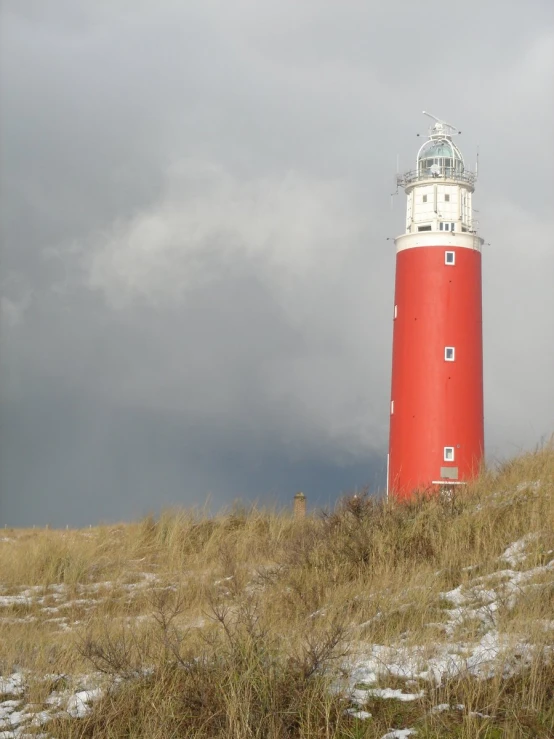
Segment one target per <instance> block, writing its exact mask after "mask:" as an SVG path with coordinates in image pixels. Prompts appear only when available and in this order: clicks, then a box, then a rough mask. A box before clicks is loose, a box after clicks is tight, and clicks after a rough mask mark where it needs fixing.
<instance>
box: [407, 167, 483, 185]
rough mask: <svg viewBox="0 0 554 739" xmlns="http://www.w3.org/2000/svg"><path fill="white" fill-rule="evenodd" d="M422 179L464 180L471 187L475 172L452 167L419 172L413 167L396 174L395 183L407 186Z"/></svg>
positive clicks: (473, 182)
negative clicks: (457, 169) (441, 171)
mask: <svg viewBox="0 0 554 739" xmlns="http://www.w3.org/2000/svg"><path fill="white" fill-rule="evenodd" d="M424 180H429V181H430V182H437V180H438V181H441V180H443V181H444V180H450V181H451V182H464V183H466V184H468V185H471V186H472V187H473V185H474V184H475V180H476V175H475V172H468V171H464V172H457V171H456V170H454V169H452V168H448V169H445V171H444V172H443V173H438V172H436V173H435V172H429V170H426V171H422V172H421V171H418V170H417V169H414V170H412V171H411V172H405V173H404V174H399V175H396V184H397V185H399V186H400V187H409V186H410V185H413V184H414V182H423V181H424Z"/></svg>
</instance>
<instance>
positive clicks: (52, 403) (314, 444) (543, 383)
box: [0, 0, 554, 526]
mask: <svg viewBox="0 0 554 739" xmlns="http://www.w3.org/2000/svg"><path fill="white" fill-rule="evenodd" d="M0 20H1V34H2V36H1V44H0V46H1V55H2V58H1V93H0V103H1V110H0V114H1V136H2V141H1V158H2V161H1V196H2V200H1V208H2V213H1V228H2V252H1V262H0V287H1V316H0V320H1V325H0V485H1V489H0V521H1V522H2V523H5V524H7V525H25V526H28V525H33V524H37V525H44V524H45V523H50V524H51V525H54V526H65V525H66V524H69V525H86V524H89V523H95V522H98V521H100V520H105V521H107V520H128V519H131V518H136V517H138V516H140V515H143V514H145V513H146V512H148V511H150V510H152V511H158V510H159V509H160V508H163V507H167V506H170V505H190V504H193V505H203V504H204V502H205V501H206V499H209V500H210V501H211V506H212V509H214V510H215V509H218V508H220V507H221V506H222V505H224V504H227V503H229V502H230V501H232V500H233V499H234V498H237V497H241V498H243V499H244V500H253V499H258V500H260V501H262V502H264V503H271V502H274V503H275V504H276V505H278V506H281V505H284V504H285V503H286V504H288V502H289V501H290V499H291V497H292V495H293V494H294V493H295V492H296V491H297V490H299V489H302V490H304V492H305V493H306V494H307V495H308V499H309V501H310V502H311V503H312V504H317V505H324V504H329V503H331V504H332V503H333V501H334V500H335V499H336V497H337V496H338V495H339V494H340V493H341V491H347V490H351V489H353V488H354V487H355V486H359V487H360V486H363V485H365V484H369V485H370V487H371V489H372V490H378V489H380V488H381V489H382V487H383V486H384V482H385V465H386V462H385V460H386V452H387V445H388V420H389V418H388V407H389V393H390V365H391V339H392V321H391V318H392V306H393V287H394V258H395V255H394V245H393V242H392V241H387V238H388V237H394V236H395V235H398V234H399V233H401V232H402V231H403V228H404V212H405V196H404V194H403V192H400V193H399V194H398V195H397V196H396V197H395V198H394V202H393V206H392V208H391V198H390V194H391V192H392V191H393V190H394V187H393V180H394V172H395V169H396V159H397V155H398V156H399V159H400V167H401V169H410V168H412V167H413V163H414V159H415V155H416V152H417V147H418V143H419V142H418V140H417V139H416V133H418V132H421V133H425V132H426V131H427V126H428V123H429V120H428V119H426V118H424V117H423V116H422V115H421V111H422V110H423V109H425V110H430V111H432V112H433V113H434V114H435V115H438V116H439V117H441V118H444V119H446V120H447V121H450V122H452V123H454V124H455V125H456V126H458V127H459V128H460V129H461V130H462V132H463V135H462V136H461V137H460V139H459V140H458V143H459V145H460V147H461V148H462V151H463V152H464V154H465V157H466V163H467V166H468V167H469V168H471V169H473V168H474V162H475V156H476V151H477V147H479V152H480V163H479V180H478V183H477V190H476V194H475V198H474V205H475V207H476V209H477V210H478V213H477V217H478V219H479V228H480V232H481V234H482V236H483V237H484V239H485V241H486V242H489V243H487V245H486V246H485V247H484V254H483V264H484V269H483V293H484V340H485V433H486V444H487V455H488V457H489V459H491V460H496V459H503V458H506V457H510V456H512V455H513V454H516V453H517V452H518V451H520V450H522V449H532V448H534V447H535V446H536V445H537V444H539V443H540V442H541V439H544V438H545V437H548V436H549V435H550V434H551V433H552V431H553V430H554V382H553V380H552V377H553V376H554V289H553V287H552V285H553V278H554V237H553V234H554V216H553V210H552V203H553V202H554V190H553V178H552V167H553V163H554V136H553V133H552V132H553V131H554V106H553V104H552V95H553V93H554V85H553V71H554V5H553V3H552V0H527V2H525V3H522V2H521V1H520V0H502V1H501V0H489V1H484V0H467V1H466V2H464V3H444V2H437V1H436V0H427V2H425V3H417V2H411V1H409V0H392V1H389V2H376V1H375V0H345V1H344V2H337V1H336V0H264V1H263V2H262V1H261V0H179V1H177V0H175V1H173V2H172V1H171V0H157V1H156V2H153V1H152V0H150V1H148V2H146V1H145V0H143V1H140V0H105V1H103V0H95V1H94V2H93V1H92V0H89V1H88V2H82V1H81V0H65V1H64V0H49V2H44V0H34V1H31V0H13V1H12V2H10V0H5V2H3V3H2V6H1V18H0ZM489 244H490V245H489Z"/></svg>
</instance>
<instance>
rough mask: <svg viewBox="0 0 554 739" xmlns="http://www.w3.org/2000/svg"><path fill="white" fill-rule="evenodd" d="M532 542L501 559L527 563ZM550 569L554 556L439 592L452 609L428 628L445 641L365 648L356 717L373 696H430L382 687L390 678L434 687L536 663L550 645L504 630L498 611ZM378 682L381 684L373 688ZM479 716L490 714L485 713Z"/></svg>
mask: <svg viewBox="0 0 554 739" xmlns="http://www.w3.org/2000/svg"><path fill="white" fill-rule="evenodd" d="M530 541H531V537H529V536H527V537H524V538H523V539H520V540H519V541H516V542H514V543H513V544H512V545H510V546H509V547H508V548H507V549H506V551H505V552H504V553H503V554H502V555H501V556H500V558H499V561H500V563H501V564H503V563H505V562H508V563H509V564H510V565H511V566H512V567H513V568H515V567H518V566H519V567H523V566H524V563H525V560H526V558H527V554H526V548H527V545H528V544H529V542H530ZM548 554H549V555H552V554H554V552H548ZM473 569H474V568H473ZM468 571H471V570H470V569H468ZM548 573H554V559H553V560H551V561H550V562H548V564H545V565H542V566H537V567H531V568H529V569H518V570H516V569H501V570H497V571H495V572H492V573H490V574H488V575H482V576H480V577H475V578H473V579H472V580H471V581H470V582H469V584H468V585H466V586H462V585H460V586H458V587H457V588H454V589H453V590H450V591H448V592H444V593H440V595H439V597H440V599H441V601H442V603H443V604H444V605H446V606H449V605H450V606H452V607H447V608H444V609H443V613H444V615H445V617H446V620H445V621H444V622H439V623H429V624H428V626H430V627H434V628H438V629H441V630H442V631H443V633H444V635H445V640H444V641H440V640H435V641H434V642H432V643H431V645H430V644H429V643H428V642H429V640H427V643H426V644H421V645H417V644H416V645H411V646H407V645H406V644H403V643H402V640H400V643H398V644H388V645H381V644H371V645H369V647H367V648H366V649H365V651H364V652H363V653H362V652H360V651H359V652H358V656H357V657H355V658H354V659H352V660H351V662H350V665H349V670H348V671H349V685H350V690H351V700H352V703H353V704H354V705H355V707H354V708H353V709H352V715H356V713H357V714H358V717H359V714H361V713H363V712H364V711H363V709H364V707H365V706H366V704H367V702H368V700H369V699H371V698H381V699H383V700H387V699H396V700H398V701H412V700H419V699H422V698H424V696H425V695H426V691H425V690H422V691H419V692H417V693H405V692H403V691H402V690H399V689H397V688H396V689H393V688H387V687H382V686H383V684H384V683H386V681H387V679H391V678H393V679H396V680H398V678H400V679H403V680H405V681H406V682H407V683H408V684H409V681H413V684H414V685H417V686H418V687H421V683H422V682H423V683H424V684H425V683H426V684H428V685H429V686H430V687H431V686H438V685H440V684H441V683H443V682H444V681H445V680H447V679H450V678H454V677H459V676H462V675H471V676H473V677H476V678H478V679H485V678H489V677H492V676H493V675H494V674H498V672H499V671H500V672H501V674H502V675H503V677H505V678H507V677H510V676H512V675H514V674H516V673H517V672H518V671H519V670H521V669H522V668H523V667H525V666H526V665H528V664H530V662H531V660H532V658H533V655H534V651H535V649H542V650H544V647H543V646H541V647H536V646H535V645H534V644H531V643H529V641H528V640H527V638H526V635H525V634H521V635H519V636H517V635H516V636H514V635H507V634H504V633H501V632H500V631H499V629H498V615H499V611H500V609H506V610H510V609H512V608H513V607H514V606H515V604H516V601H517V599H518V598H519V597H521V596H522V595H524V594H525V593H526V592H529V591H530V590H532V589H533V588H534V587H537V582H536V581H537V580H540V578H541V577H544V575H546V574H548ZM380 617H381V618H383V617H386V614H380ZM476 623H478V624H479V627H480V628H479V629H478V631H477V633H478V636H473V638H470V636H469V635H470V634H472V635H473V634H475V631H476V630H475V624H476ZM364 625H365V624H364ZM537 625H539V626H540V627H541V628H542V629H544V630H550V629H553V628H554V622H552V621H545V620H544V619H543V620H541V621H540V622H537ZM465 626H468V627H470V626H471V627H472V628H468V629H467V630H466V633H467V634H468V636H466V638H463V637H462V638H458V639H454V638H453V637H454V634H463V633H464V627H465ZM362 648H363V647H362ZM359 649H360V648H359ZM550 651H551V653H552V651H554V648H552V647H551V648H550ZM376 684H379V686H380V687H373V688H372V687H370V686H372V685H373V686H375V685H376ZM431 710H433V711H437V712H438V711H446V710H464V706H462V705H457V706H449V705H448V704H440V705H437V706H435V707H434V708H433V709H431ZM474 714H475V715H476V716H477V715H478V716H481V717H485V715H484V714H479V713H475V712H474ZM403 731H404V732H408V733H400V732H401V730H396V733H395V732H390V733H389V734H386V737H387V739H388V738H389V737H402V736H410V735H411V734H413V733H415V731H414V730H413V729H406V730H403ZM383 739H385V737H383Z"/></svg>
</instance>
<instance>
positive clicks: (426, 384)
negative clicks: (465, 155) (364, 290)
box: [389, 234, 484, 499]
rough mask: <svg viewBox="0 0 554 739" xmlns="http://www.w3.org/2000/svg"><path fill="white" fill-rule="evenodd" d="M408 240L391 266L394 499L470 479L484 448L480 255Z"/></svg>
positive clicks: (465, 246)
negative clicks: (393, 275)
mask: <svg viewBox="0 0 554 739" xmlns="http://www.w3.org/2000/svg"><path fill="white" fill-rule="evenodd" d="M414 237H415V235H412V236H411V237H410V236H408V239H407V242H408V243H407V244H406V245H405V248H399V250H398V252H397V261H396V285H395V309H394V316H395V317H394V322H393V323H394V326H393V370H392V393H391V416H390V460H389V493H390V494H391V495H392V496H394V497H395V498H397V499H406V498H410V497H412V496H413V495H414V494H415V493H417V492H418V491H434V490H437V491H438V490H439V489H440V483H441V482H443V481H444V482H445V483H451V482H453V481H455V482H458V483H460V482H465V481H469V480H471V479H472V478H473V477H474V476H475V475H476V474H477V473H478V472H479V469H480V466H481V463H482V459H483V447H484V431H483V382H482V377H483V372H482V366H483V355H482V325H481V323H482V308H481V251H480V248H473V244H474V242H473V240H472V239H471V237H470V236H468V235H466V234H452V235H451V236H449V237H448V238H446V239H445V238H444V236H443V237H442V239H443V242H442V243H440V241H441V239H440V236H439V234H436V235H435V234H433V235H429V236H427V237H426V239H425V240H423V239H421V238H418V242H419V243H418V245H417V246H415V247H414V246H413V242H414ZM399 242H401V239H399ZM426 243H427V244H428V245H425V244H426ZM399 246H400V247H402V243H400V244H399Z"/></svg>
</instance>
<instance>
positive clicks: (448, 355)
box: [444, 346, 456, 362]
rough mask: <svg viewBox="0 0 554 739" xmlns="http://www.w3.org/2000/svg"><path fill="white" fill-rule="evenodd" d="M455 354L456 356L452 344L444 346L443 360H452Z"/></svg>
mask: <svg viewBox="0 0 554 739" xmlns="http://www.w3.org/2000/svg"><path fill="white" fill-rule="evenodd" d="M455 356H456V350H455V348H454V347H453V346H445V347H444V361H445V362H453V361H454V357H455Z"/></svg>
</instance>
